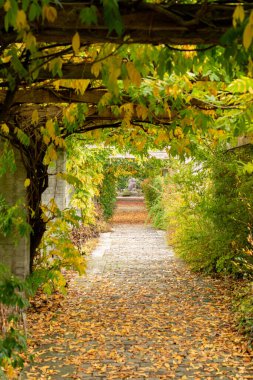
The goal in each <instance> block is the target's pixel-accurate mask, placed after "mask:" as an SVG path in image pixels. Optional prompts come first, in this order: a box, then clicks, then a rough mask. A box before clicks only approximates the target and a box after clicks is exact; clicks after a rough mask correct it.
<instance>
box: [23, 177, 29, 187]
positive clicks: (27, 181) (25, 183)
mask: <svg viewBox="0 0 253 380" xmlns="http://www.w3.org/2000/svg"><path fill="white" fill-rule="evenodd" d="M30 184H31V180H30V178H26V180H25V182H24V186H25V187H28V186H30Z"/></svg>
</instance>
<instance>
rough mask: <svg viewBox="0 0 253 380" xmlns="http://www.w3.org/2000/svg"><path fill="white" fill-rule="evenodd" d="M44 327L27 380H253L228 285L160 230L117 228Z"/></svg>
mask: <svg viewBox="0 0 253 380" xmlns="http://www.w3.org/2000/svg"><path fill="white" fill-rule="evenodd" d="M103 247H104V248H103ZM36 318H37V319H36V320H34V319H33V318H32V316H30V321H29V324H30V325H31V323H32V324H33V329H34V337H33V341H35V340H36V347H35V349H34V351H35V353H36V356H35V363H34V365H33V366H30V367H28V368H27V370H26V372H25V373H24V374H23V377H22V379H36V380H37V379H55V380H58V379H73V378H74V379H97V380H98V379H108V380H109V379H135V380H137V379H138V380H141V379H148V380H158V379H185V380H188V379H194V380H198V379H206V380H207V379H210V380H214V379H226V380H227V379H253V364H252V361H251V359H252V358H251V357H250V355H249V354H248V353H247V351H246V345H245V342H244V341H243V338H242V337H241V336H240V335H239V334H238V333H237V332H236V330H235V327H234V325H233V320H232V312H231V307H230V297H229V290H228V289H227V288H226V285H224V284H223V283H222V281H220V280H214V279H209V278H204V277H200V276H198V275H196V274H192V273H191V272H190V271H189V270H187V268H186V267H185V265H183V264H182V263H181V262H180V261H179V260H177V259H175V258H174V256H173V252H172V251H171V250H170V249H169V248H167V246H166V243H165V239H164V235H163V233H162V232H159V231H156V230H154V229H153V228H151V227H150V226H145V225H140V224H138V225H130V224H122V225H121V224H119V225H116V226H115V227H114V231H113V232H111V233H110V234H107V235H105V237H104V242H103V244H102V245H101V246H100V247H99V248H98V250H97V251H96V252H95V254H94V255H93V258H92V260H91V262H90V264H89V269H88V276H87V277H81V278H75V279H74V280H73V281H72V283H71V285H70V291H69V294H68V297H67V298H66V299H65V300H64V301H63V302H62V305H61V307H60V308H59V309H58V310H55V311H54V312H52V313H51V314H50V315H49V316H46V317H45V316H44V317H43V315H41V316H37V317H36Z"/></svg>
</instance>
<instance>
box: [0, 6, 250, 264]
mask: <svg viewBox="0 0 253 380" xmlns="http://www.w3.org/2000/svg"><path fill="white" fill-rule="evenodd" d="M0 7H1V8H0V14H1V22H0V28H1V33H2V37H1V46H0V49H1V65H0V77H1V81H0V87H1V90H0V101H1V107H0V121H1V137H2V139H4V140H6V141H8V142H9V143H10V146H11V147H14V148H16V149H18V150H19V151H20V152H21V157H22V160H23V164H24V166H25V168H26V172H27V181H26V186H27V199H28V205H29V207H28V214H29V217H28V220H29V224H30V226H31V228H32V230H33V234H32V236H31V259H33V257H34V254H35V251H36V248H37V247H38V245H39V243H40V241H41V238H42V236H43V233H44V231H45V221H44V218H43V210H42V208H41V196H42V193H43V192H44V190H45V189H46V188H47V185H48V165H49V164H50V163H51V162H52V161H54V160H56V159H57V152H58V151H59V150H63V149H65V139H66V138H67V137H68V136H70V135H73V134H80V135H82V136H84V134H85V139H86V141H87V142H89V143H91V144H92V143H94V142H96V143H97V142H99V141H103V143H105V144H108V145H111V144H117V146H119V147H120V148H124V149H127V150H129V149H136V150H137V151H138V152H145V151H148V149H150V148H151V147H155V148H156V147H159V148H161V147H162V148H163V147H165V146H168V145H170V152H171V154H172V155H173V154H174V155H185V154H186V155H190V154H191V152H192V151H193V150H194V147H195V146H196V144H202V143H205V142H206V140H209V141H211V142H212V143H213V144H215V143H216V141H218V140H219V139H220V138H222V139H227V140H228V141H232V140H233V138H234V136H243V135H245V134H248V133H249V131H250V127H251V121H250V120H251V116H252V90H251V88H252V79H251V75H252V61H251V53H252V46H251V45H252V44H251V43H252V38H253V27H252V4H249V3H248V2H244V4H243V5H242V4H240V5H238V4H237V5H233V3H231V2H229V3H226V2H222V3H220V4H217V3H213V2H212V1H210V2H205V3H204V4H201V3H199V4H198V2H192V1H189V2H188V4H185V2H182V3H180V4H167V3H166V2H164V3H157V2H151V3H149V2H144V1H143V2H130V3H129V2H128V3H125V2H121V1H120V2H117V1H115V2H107V1H102V4H101V3H100V2H92V4H91V3H90V2H87V3H83V2H82V3H78V2H77V3H76V2H75V3H74V4H73V5H72V4H71V3H65V2H64V1H62V2H61V3H59V2H54V1H53V2H49V1H48V0H43V1H41V2H35V1H29V0H27V1H23V2H22V3H20V2H18V1H16V0H7V1H1V2H0ZM232 22H233V27H232ZM62 30H63V31H64V32H62ZM189 43H191V45H189ZM193 44H194V45H193Z"/></svg>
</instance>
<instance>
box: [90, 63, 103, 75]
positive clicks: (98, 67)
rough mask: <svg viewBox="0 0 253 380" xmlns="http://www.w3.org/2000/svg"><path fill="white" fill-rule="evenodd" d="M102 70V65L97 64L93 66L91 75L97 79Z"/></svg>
mask: <svg viewBox="0 0 253 380" xmlns="http://www.w3.org/2000/svg"><path fill="white" fill-rule="evenodd" d="M101 68H102V63H101V62H95V63H93V65H92V67H91V73H92V74H94V75H95V77H96V78H97V77H98V76H99V73H100V71H101Z"/></svg>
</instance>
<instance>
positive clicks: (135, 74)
mask: <svg viewBox="0 0 253 380" xmlns="http://www.w3.org/2000/svg"><path fill="white" fill-rule="evenodd" d="M126 69H127V73H128V76H129V79H130V80H131V82H132V83H133V84H135V85H136V86H137V87H140V85H141V75H140V73H139V71H138V70H137V69H136V67H135V65H134V64H133V63H132V62H127V63H126Z"/></svg>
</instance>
